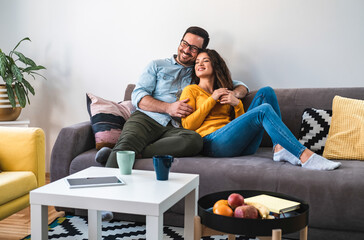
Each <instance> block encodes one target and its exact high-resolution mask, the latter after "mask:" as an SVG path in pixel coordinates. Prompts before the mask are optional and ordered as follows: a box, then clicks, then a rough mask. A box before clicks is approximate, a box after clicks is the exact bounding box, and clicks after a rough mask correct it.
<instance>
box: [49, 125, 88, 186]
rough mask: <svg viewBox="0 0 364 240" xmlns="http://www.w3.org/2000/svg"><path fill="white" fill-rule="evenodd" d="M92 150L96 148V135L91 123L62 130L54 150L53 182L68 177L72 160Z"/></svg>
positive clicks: (52, 157)
mask: <svg viewBox="0 0 364 240" xmlns="http://www.w3.org/2000/svg"><path fill="white" fill-rule="evenodd" d="M92 148H95V135H94V133H93V131H92V128H91V123H90V121H87V122H82V123H78V124H74V125H71V126H69V127H64V128H62V129H61V131H60V133H59V134H58V137H57V140H56V142H55V143H54V146H53V149H52V154H51V164H50V171H51V172H50V175H51V176H50V177H51V182H53V181H56V180H58V179H60V178H63V177H66V176H68V175H69V169H70V165H71V162H72V160H73V159H74V158H75V157H77V156H78V155H79V154H81V153H83V152H86V151H88V150H90V149H92Z"/></svg>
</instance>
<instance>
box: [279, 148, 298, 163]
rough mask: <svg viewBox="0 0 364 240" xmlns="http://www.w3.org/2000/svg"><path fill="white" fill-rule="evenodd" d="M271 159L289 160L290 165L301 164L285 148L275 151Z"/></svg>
mask: <svg viewBox="0 0 364 240" xmlns="http://www.w3.org/2000/svg"><path fill="white" fill-rule="evenodd" d="M273 160H274V161H276V162H289V163H291V164H292V165H301V161H300V160H299V159H298V158H297V157H296V156H295V155H293V154H292V153H290V152H288V151H287V150H286V149H285V148H283V149H282V150H280V151H278V152H275V153H274V155H273Z"/></svg>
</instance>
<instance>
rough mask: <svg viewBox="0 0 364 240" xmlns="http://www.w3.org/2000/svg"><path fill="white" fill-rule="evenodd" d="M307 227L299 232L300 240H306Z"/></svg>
mask: <svg viewBox="0 0 364 240" xmlns="http://www.w3.org/2000/svg"><path fill="white" fill-rule="evenodd" d="M307 232H308V227H307V226H306V227H304V228H302V229H301V231H300V240H307Z"/></svg>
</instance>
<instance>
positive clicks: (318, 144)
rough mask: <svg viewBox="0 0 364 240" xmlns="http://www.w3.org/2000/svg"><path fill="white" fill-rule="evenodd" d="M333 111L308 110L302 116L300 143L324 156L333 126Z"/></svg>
mask: <svg viewBox="0 0 364 240" xmlns="http://www.w3.org/2000/svg"><path fill="white" fill-rule="evenodd" d="M331 117H332V110H322V109H315V108H306V109H305V110H304V112H303V115H302V123H301V131H300V134H299V138H298V141H299V142H300V143H301V144H302V145H304V146H305V147H307V148H308V149H310V150H311V151H313V152H315V153H317V154H320V155H322V153H323V152H324V147H325V143H326V140H327V135H328V134H329V129H330V124H331Z"/></svg>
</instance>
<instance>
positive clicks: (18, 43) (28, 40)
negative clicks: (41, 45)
mask: <svg viewBox="0 0 364 240" xmlns="http://www.w3.org/2000/svg"><path fill="white" fill-rule="evenodd" d="M25 40H27V41H30V39H29V38H28V37H26V38H23V39H22V40H20V42H18V44H17V45H16V46H15V48H14V49H13V51H12V52H14V51H15V49H16V48H17V47H18V46H19V45H20V43H21V42H22V41H25ZM30 42H31V41H30Z"/></svg>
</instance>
